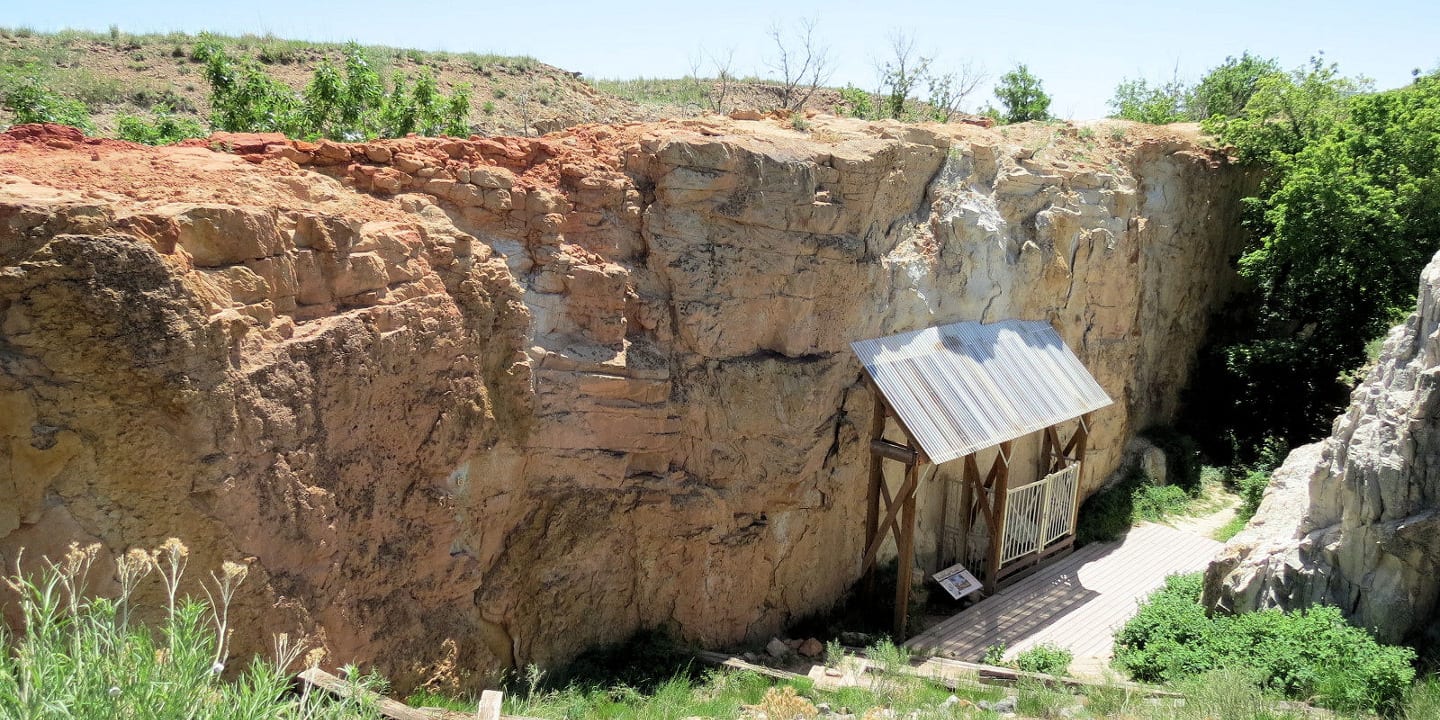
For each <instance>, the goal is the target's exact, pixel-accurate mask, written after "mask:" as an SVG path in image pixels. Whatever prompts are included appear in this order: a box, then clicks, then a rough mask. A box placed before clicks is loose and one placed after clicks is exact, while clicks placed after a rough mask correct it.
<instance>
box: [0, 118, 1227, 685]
mask: <svg viewBox="0 0 1440 720" xmlns="http://www.w3.org/2000/svg"><path fill="white" fill-rule="evenodd" d="M1105 133H1106V134H1105V137H1104V138H1101V139H1097V138H1096V137H1095V133H1094V130H1093V129H1092V130H1089V131H1087V133H1086V134H1082V133H1081V132H1080V131H1078V130H1077V129H1075V128H1073V127H1064V126H1033V127H1031V126H1021V127H1013V128H1005V129H1002V130H998V131H994V130H986V129H983V128H978V127H968V126H962V127H916V126H905V125H900V124H896V123H888V124H866V123H861V122H858V121H846V120H835V119H829V120H826V119H820V120H817V121H816V122H815V123H814V126H813V128H812V130H811V132H809V133H803V132H798V131H796V130H794V129H791V128H789V127H787V126H782V125H780V124H779V123H775V122H771V121H763V122H744V121H732V120H722V119H716V120H711V121H687V122H681V123H663V124H653V125H630V126H618V127H584V128H576V129H574V130H571V131H567V132H565V133H560V134H555V135H551V136H547V137H544V138H539V139H520V138H471V139H470V140H450V139H430V138H406V139H402V140H393V141H384V142H376V143H369V144H363V145H343V144H336V143H330V142H322V143H318V144H312V143H303V142H292V141H288V140H285V139H284V138H282V137H279V136H216V137H214V138H211V139H210V140H208V141H205V142H201V143H194V144H193V146H191V147H177V148H162V149H153V148H143V147H139V146H133V145H128V144H125V143H118V142H113V141H100V140H90V139H85V138H82V137H80V136H78V134H74V133H72V132H69V131H66V130H64V129H60V128H56V127H53V126H47V127H39V126H22V127H20V128H16V129H14V130H12V131H11V132H10V133H9V134H7V135H5V136H0V366H3V368H4V371H5V372H4V374H3V375H0V408H3V411H0V560H3V561H4V562H5V563H7V564H10V563H12V562H13V560H14V558H15V556H16V553H17V552H18V550H19V549H20V548H21V547H26V548H29V549H28V550H27V551H26V553H27V557H34V556H37V555H39V554H42V553H50V554H52V555H54V554H56V553H57V552H58V551H60V550H61V549H63V546H64V545H65V544H66V543H68V542H70V541H72V540H78V541H81V542H89V541H94V542H99V543H101V544H103V545H104V547H105V548H106V549H107V552H110V553H115V552H121V551H123V550H124V549H125V548H127V547H131V546H136V545H153V544H155V543H157V542H158V541H159V540H160V539H163V538H164V537H166V536H171V535H175V536H179V537H182V538H184V539H185V540H186V541H187V542H189V543H190V545H191V547H192V549H193V550H194V551H195V557H194V558H192V564H194V565H195V566H196V567H201V566H207V565H208V566H214V565H215V564H217V563H218V562H219V560H220V559H222V558H226V559H230V558H243V559H245V560H246V561H247V562H248V563H249V564H250V566H251V573H250V580H249V581H247V584H246V586H245V588H246V592H245V593H243V594H242V596H241V597H240V599H239V601H238V602H239V607H237V608H236V610H235V612H234V613H233V616H234V617H235V618H236V621H237V625H238V627H240V628H242V630H241V632H240V633H238V634H237V636H236V644H235V650H236V652H237V653H245V652H251V651H255V650H258V649H261V648H262V647H263V645H264V642H265V640H264V639H265V638H267V637H268V635H269V633H270V632H278V631H290V632H295V631H297V630H304V631H307V632H310V633H312V634H313V635H314V636H315V637H317V638H318V639H319V640H320V641H322V642H324V643H325V644H326V645H327V646H328V648H329V649H330V651H331V656H330V657H331V658H332V659H333V660H334V661H336V662H347V661H355V662H362V663H374V664H376V665H378V666H379V667H380V669H382V670H383V671H384V672H386V673H387V674H389V675H390V676H391V677H392V678H393V679H394V680H395V681H396V682H398V683H399V684H401V685H407V684H413V683H415V682H418V681H421V680H423V679H425V678H426V677H428V676H429V675H430V674H431V673H432V672H433V671H434V668H435V667H437V666H453V667H458V668H461V669H462V670H468V671H471V672H474V673H477V674H478V673H480V672H482V671H485V670H488V669H493V668H496V667H503V666H509V665H514V664H523V663H531V662H534V663H539V664H542V665H544V664H549V663H553V662H557V661H560V660H563V659H564V658H565V657H567V656H569V655H570V654H573V653H574V652H576V651H577V650H579V649H581V648H584V647H586V646H589V645H593V644H596V643H602V642H608V641H616V640H619V639H622V638H624V637H625V636H627V635H629V634H630V633H632V632H634V631H635V630H637V629H641V628H655V627H665V628H669V629H672V630H674V631H677V632H679V633H681V634H683V635H685V636H687V637H689V638H692V639H695V640H700V641H703V642H709V643H723V642H729V641H735V640H740V639H744V638H751V639H757V638H764V637H766V636H768V634H770V633H772V632H774V631H776V630H777V629H779V628H781V627H782V626H784V625H785V624H786V623H787V622H789V621H791V620H793V619H795V618H797V617H800V616H803V615H806V614H809V613H813V612H815V611H818V610H821V609H824V608H825V607H826V606H828V605H829V604H830V603H832V602H833V601H834V600H835V599H836V598H838V597H839V596H840V595H841V594H842V593H843V591H844V590H845V589H846V588H847V587H848V586H849V585H850V583H852V582H853V581H854V579H855V577H856V574H857V572H858V570H859V555H860V550H861V548H860V543H861V540H862V532H863V531H862V523H863V517H864V512H865V510H864V499H865V487H864V477H865V467H866V444H865V440H864V439H863V438H862V434H863V433H864V432H865V428H866V427H867V425H868V422H869V417H870V410H871V408H870V399H869V395H868V393H866V392H864V391H863V388H864V386H863V383H862V375H861V370H860V366H859V364H858V362H856V361H855V359H854V358H853V356H852V355H851V354H850V352H849V350H848V343H849V342H850V341H851V340H854V339H857V338H864V337H875V336H880V335H885V334H890V333H895V332H900V331H905V330H911V329H916V328H919V327H923V326H927V325H930V324H935V323H942V322H953V321H957V320H984V321H991V320H999V319H1003V318H1011V317H1018V318H1028V319H1046V320H1050V321H1051V322H1052V323H1054V324H1055V325H1056V327H1057V328H1058V329H1059V330H1060V332H1061V334H1062V336H1063V337H1064V338H1065V339H1066V340H1067V342H1069V343H1070V344H1071V346H1072V347H1073V348H1074V349H1075V350H1076V352H1077V353H1078V354H1079V356H1080V358H1081V359H1082V360H1083V361H1084V362H1085V363H1086V365H1087V366H1088V367H1090V368H1091V370H1092V372H1093V373H1094V374H1095V375H1096V377H1097V378H1098V379H1099V380H1100V382H1101V383H1102V385H1104V387H1105V388H1106V389H1107V391H1108V392H1109V393H1110V394H1111V395H1112V396H1113V397H1114V398H1116V400H1117V403H1116V405H1114V406H1112V407H1111V408H1107V409H1106V410H1103V411H1101V412H1100V413H1098V414H1097V416H1096V422H1095V427H1094V428H1093V434H1092V436H1091V455H1090V464H1089V467H1090V472H1089V477H1088V479H1087V486H1086V490H1087V491H1088V490H1090V489H1093V488H1094V487H1095V486H1097V485H1098V483H1099V482H1100V481H1101V480H1102V479H1103V478H1104V477H1105V475H1106V474H1107V473H1108V472H1109V471H1110V470H1112V469H1113V468H1114V466H1115V464H1116V463H1117V462H1118V459H1119V456H1120V453H1121V450H1122V448H1123V447H1124V445H1125V442H1126V440H1127V438H1128V437H1129V436H1130V435H1132V434H1133V432H1134V431H1135V430H1137V429H1139V428H1142V427H1144V426H1145V425H1148V424H1151V423H1154V422H1160V421H1164V420H1166V419H1167V418H1168V417H1169V415H1170V414H1171V413H1172V412H1173V411H1174V409H1175V405H1176V402H1177V393H1178V390H1179V388H1180V387H1181V386H1182V385H1183V384H1184V381H1185V378H1186V375H1187V372H1188V369H1189V367H1190V363H1191V359H1192V356H1193V355H1194V351H1195V349H1196V348H1197V347H1198V345H1199V344H1200V343H1201V342H1202V341H1203V338H1204V335H1205V329H1206V327H1205V323H1206V320H1207V317H1208V316H1209V313H1210V312H1211V311H1212V310H1213V309H1214V308H1215V307H1216V305H1217V304H1218V303H1219V302H1220V301H1221V300H1222V299H1223V298H1224V296H1225V295H1226V293H1227V292H1228V290H1229V287H1230V284H1231V282H1232V275H1231V274H1230V269H1229V265H1228V260H1229V257H1230V256H1231V255H1232V253H1234V252H1235V251H1236V249H1237V247H1238V242H1239V238H1238V237H1237V234H1238V231H1237V227H1238V223H1237V216H1238V208H1239V198H1240V197H1242V196H1243V195H1244V193H1245V191H1246V189H1247V188H1248V187H1249V184H1250V182H1251V178H1250V177H1248V176H1247V175H1246V174H1245V173H1244V172H1242V171H1240V170H1238V169H1236V168H1234V167H1232V166H1231V165H1229V164H1228V162H1227V161H1226V159H1225V158H1224V157H1223V156H1221V155H1218V154H1216V153H1213V152H1210V151H1205V150H1201V149H1199V148H1198V147H1196V146H1195V145H1194V144H1192V143H1191V142H1189V141H1187V140H1186V139H1184V138H1181V137H1178V136H1175V135H1174V134H1173V133H1171V132H1160V131H1146V130H1132V131H1131V134H1130V135H1128V136H1127V135H1126V130H1125V129H1124V127H1123V126H1116V127H1115V128H1114V129H1113V133H1112V131H1111V130H1106V131H1105ZM1147 133H1148V134H1147ZM207 146H209V147H207ZM213 148H219V149H221V150H224V151H228V152H215V151H214V150H213Z"/></svg>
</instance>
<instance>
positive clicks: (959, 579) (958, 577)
mask: <svg viewBox="0 0 1440 720" xmlns="http://www.w3.org/2000/svg"><path fill="white" fill-rule="evenodd" d="M931 577H933V578H935V582H938V583H940V587H943V588H945V592H948V593H950V597H953V598H955V599H956V600H959V599H960V598H962V597H965V596H966V595H969V594H970V593H973V592H975V591H976V590H979V589H980V581H979V580H976V579H975V576H974V575H971V574H970V571H969V570H966V569H965V568H964V566H962V565H958V564H957V565H951V566H950V567H948V568H945V569H944V570H941V571H940V572H937V573H935V574H934V575H931Z"/></svg>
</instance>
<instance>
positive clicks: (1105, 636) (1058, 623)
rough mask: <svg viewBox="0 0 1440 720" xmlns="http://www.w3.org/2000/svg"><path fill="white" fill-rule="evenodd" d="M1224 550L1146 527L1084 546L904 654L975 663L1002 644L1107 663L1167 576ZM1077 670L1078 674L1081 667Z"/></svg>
mask: <svg viewBox="0 0 1440 720" xmlns="http://www.w3.org/2000/svg"><path fill="white" fill-rule="evenodd" d="M1220 548H1221V543H1219V542H1216V541H1214V540H1211V539H1210V538H1208V537H1202V536H1200V535H1197V534H1195V533H1192V532H1186V531H1183V530H1177V529H1175V528H1172V527H1168V526H1165V525H1156V524H1145V525H1141V526H1140V527H1137V528H1134V529H1132V530H1131V531H1130V532H1129V533H1128V534H1127V535H1126V536H1125V537H1124V538H1122V539H1121V540H1119V541H1117V542H1113V543H1099V544H1093V545H1087V546H1085V547H1083V548H1080V549H1079V550H1076V551H1075V552H1074V553H1072V554H1070V555H1069V556H1068V557H1065V558H1062V559H1060V560H1058V561H1056V562H1054V563H1051V564H1049V565H1045V566H1042V567H1041V568H1040V569H1039V570H1037V571H1035V574H1033V575H1031V576H1030V577H1027V578H1024V579H1022V580H1020V581H1019V582H1017V583H1015V584H1014V585H1011V586H1010V587H1007V588H1004V589H1002V590H1000V591H999V592H998V593H996V594H995V595H993V596H991V597H988V598H985V599H984V600H981V601H980V602H978V603H976V604H974V605H972V606H971V607H969V608H966V609H965V610H962V611H961V612H960V613H958V614H956V615H954V616H952V617H950V618H949V619H947V620H944V621H943V622H940V623H939V624H937V625H934V626H932V627H931V628H929V629H928V630H926V631H925V632H923V633H921V634H919V635H917V636H915V637H914V638H911V639H910V640H909V641H908V642H906V643H905V645H906V647H908V648H910V649H911V650H913V651H918V652H932V653H934V654H937V655H940V656H941V657H949V658H954V659H956V660H965V661H978V660H980V658H981V657H982V656H984V654H985V651H986V649H988V648H990V647H991V646H993V645H997V644H1000V643H1004V644H1005V647H1006V649H1007V651H1006V657H1007V658H1013V657H1014V656H1015V654H1016V653H1018V652H1020V651H1022V650H1025V649H1026V648H1029V647H1033V646H1035V645H1039V644H1045V643H1049V644H1053V645H1058V646H1060V647H1065V648H1069V649H1070V650H1071V652H1073V653H1074V654H1075V658H1076V661H1077V665H1082V666H1083V665H1086V664H1087V662H1086V661H1087V660H1088V661H1089V664H1094V663H1095V660H1097V659H1105V658H1109V656H1110V652H1111V648H1112V646H1113V642H1114V639H1113V637H1112V636H1113V634H1114V632H1115V630H1116V629H1117V628H1119V627H1120V626H1121V625H1122V624H1124V622H1125V621H1126V620H1128V619H1129V618H1130V616H1132V615H1134V613H1135V607H1136V604H1137V603H1138V602H1139V601H1140V600H1143V599H1144V598H1145V596H1146V595H1148V594H1150V592H1152V591H1154V590H1155V589H1157V588H1159V587H1161V586H1162V585H1164V584H1165V576H1167V575H1171V574H1174V573H1184V572H1195V571H1198V570H1203V569H1204V568H1205V566H1206V565H1207V564H1208V563H1209V562H1210V559H1211V558H1213V557H1214V556H1215V554H1216V553H1217V552H1219V550H1220ZM1076 669H1077V670H1079V669H1080V668H1078V667H1077V668H1076Z"/></svg>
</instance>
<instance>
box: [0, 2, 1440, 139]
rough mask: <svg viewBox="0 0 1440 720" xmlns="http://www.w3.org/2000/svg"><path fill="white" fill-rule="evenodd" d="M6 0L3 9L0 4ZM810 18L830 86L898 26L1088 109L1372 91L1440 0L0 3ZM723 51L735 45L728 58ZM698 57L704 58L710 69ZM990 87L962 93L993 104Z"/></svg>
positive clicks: (374, 18)
mask: <svg viewBox="0 0 1440 720" xmlns="http://www.w3.org/2000/svg"><path fill="white" fill-rule="evenodd" d="M7 6H8V7H7ZM807 18H808V19H813V20H815V21H816V23H817V25H816V37H817V38H819V39H820V40H821V41H822V42H823V43H824V44H825V45H828V46H829V47H830V49H831V51H832V53H833V56H834V58H835V63H834V66H835V72H834V75H833V77H832V78H831V81H830V84H832V85H844V84H847V83H850V84H854V85H856V86H858V87H863V88H866V89H871V90H873V89H875V88H876V87H877V85H878V82H877V72H876V65H877V62H879V61H883V59H884V58H885V56H886V54H887V52H888V50H889V47H890V38H891V37H892V36H893V35H894V34H895V33H902V34H904V35H906V36H907V37H909V38H911V39H913V41H914V44H915V48H916V50H917V51H918V52H919V53H920V54H922V55H927V56H933V57H934V61H933V66H934V67H935V68H936V69H939V70H941V71H946V70H947V69H949V70H954V69H959V68H960V67H961V66H962V65H963V64H965V63H970V64H972V65H973V66H978V67H981V68H983V69H984V71H985V72H986V73H987V75H988V76H989V78H990V79H991V80H992V81H993V80H994V79H995V78H998V77H999V76H1000V75H1001V74H1003V73H1004V72H1006V71H1007V70H1009V69H1011V68H1012V67H1014V66H1015V65H1016V64H1017V63H1025V64H1026V65H1027V66H1028V67H1029V69H1030V71H1031V72H1032V73H1033V74H1035V75H1036V76H1038V77H1039V78H1040V79H1041V81H1042V82H1043V84H1044V88H1045V90H1046V92H1048V93H1049V94H1050V95H1051V97H1052V102H1051V107H1050V109H1051V112H1052V114H1054V115H1056V116H1058V117H1062V118H1068V119H1092V118H1099V117H1103V116H1104V115H1106V114H1107V106H1106V101H1107V100H1108V99H1109V98H1110V97H1111V95H1112V94H1113V93H1114V89H1115V86H1116V84H1118V83H1119V82H1120V81H1121V80H1123V79H1126V78H1145V79H1147V80H1150V81H1152V82H1158V81H1162V80H1168V79H1170V78H1171V77H1172V76H1174V75H1178V76H1179V77H1180V78H1181V79H1183V80H1187V81H1194V80H1197V79H1199V78H1200V77H1201V76H1202V75H1203V74H1204V72H1205V71H1206V70H1207V69H1209V68H1211V67H1214V66H1215V65H1218V64H1219V63H1221V62H1223V61H1224V60H1225V58H1226V57H1227V56H1238V55H1240V54H1241V53H1242V52H1245V51H1246V50H1249V51H1251V52H1253V53H1256V54H1259V55H1262V56H1265V57H1274V58H1277V59H1278V60H1279V61H1280V63H1281V64H1282V65H1283V66H1285V67H1287V68H1293V67H1297V66H1299V65H1301V64H1302V63H1304V62H1306V61H1307V59H1308V58H1310V57H1311V56H1313V55H1315V54H1316V53H1318V52H1322V51H1323V52H1324V53H1325V57H1326V58H1327V60H1330V61H1334V62H1336V63H1338V64H1339V66H1340V70H1341V72H1342V73H1344V74H1346V75H1364V76H1366V77H1369V78H1371V79H1373V80H1375V83H1376V86H1377V87H1378V88H1381V89H1384V88H1392V87H1398V86H1401V85H1404V84H1406V83H1407V82H1409V80H1410V73H1411V70H1412V69H1415V68H1419V69H1421V70H1425V71H1428V70H1433V69H1435V68H1437V67H1440V42H1437V37H1440V0H1369V1H1367V2H1355V1H1354V0H1345V1H1342V0H1310V1H1309V2H1290V1H1284V2H1281V1H1279V0H1248V1H1245V0H1192V1H1191V2H1186V3H1171V2H1164V1H1161V0H1150V1H1149V2H1134V1H1132V2H1123V1H1121V0H1070V1H1069V2H1049V1H1047V0H1028V1H1027V2H1013V1H1009V2H1007V1H1006V0H992V1H991V2H987V3H974V2H963V1H961V0H952V1H951V2H941V1H936V0H869V1H868V2H852V1H851V0H828V1H827V2H808V1H805V0H793V1H792V2H786V3H776V2H761V1H759V0H724V1H723V2H713V1H711V2H690V3H680V2H675V3H659V2H640V1H639V0H610V1H609V2H545V1H544V0H532V1H531V2H517V1H515V0H508V1H507V2H503V3H494V2H486V1H484V0H473V1H472V2H470V3H464V4H462V3H453V2H451V3H443V2H430V1H429V0H407V1H406V2H394V0H390V1H385V2H382V1H377V0H351V1H350V2H310V3H306V2H295V1H294V0H291V1H290V2H279V1H277V0H245V2H226V3H219V2H195V1H194V0H190V1H189V2H165V1H162V0H121V1H117V0H106V1H105V2H98V1H97V2H65V1H63V0H61V1H56V2H24V1H23V0H0V25H5V26H10V27H21V26H23V27H30V28H33V29H35V30H42V31H50V30H60V29H64V28H76V29H86V30H94V31H98V32H105V31H106V30H107V29H108V28H109V27H110V26H111V25H112V24H113V25H117V26H119V28H120V29H121V30H122V31H123V32H136V33H143V32H170V31H183V32H189V33H196V32H199V31H202V30H209V31H213V32H220V33H225V34H243V33H253V34H265V33H271V34H273V35H275V36H277V37H285V38H295V39H306V40H315V41H333V42H343V41H347V40H355V41H358V42H360V43H362V44H383V45H392V46H397V47H413V48H419V49H422V50H446V51H451V52H466V51H473V52H493V53H499V54H507V55H531V56H533V57H535V58H537V59H539V60H540V61H542V62H546V63H549V64H551V65H556V66H559V67H561V68H564V69H566V70H571V71H577V72H581V73H583V74H584V75H585V76H586V77H600V78H631V77H642V76H643V77H678V76H683V75H685V74H686V73H688V72H689V71H690V67H691V61H692V59H694V58H697V57H705V56H707V55H708V56H712V57H714V56H719V57H727V56H728V57H731V58H732V65H731V67H732V69H733V71H734V72H736V73H737V74H741V75H750V74H753V75H758V76H762V77H764V76H766V75H768V74H769V70H768V69H767V66H766V61H767V58H768V57H770V56H771V55H773V48H774V45H773V41H771V40H770V38H769V36H768V34H767V33H768V31H769V30H770V28H771V27H773V26H775V25H777V24H779V25H780V26H782V27H794V26H795V25H796V24H797V23H798V22H799V21H801V20H804V19H807ZM732 51H733V54H732ZM708 65H709V64H708V63H706V66H705V67H703V68H702V72H708V71H709V69H710V68H709V67H708ZM990 84H991V83H986V84H985V85H984V86H982V88H981V89H980V90H979V91H977V92H976V94H975V95H974V96H972V99H970V100H969V101H968V102H967V103H966V105H967V109H971V110H975V109H978V108H979V107H982V106H984V105H985V104H986V103H995V100H994V97H993V95H992V94H991V92H990Z"/></svg>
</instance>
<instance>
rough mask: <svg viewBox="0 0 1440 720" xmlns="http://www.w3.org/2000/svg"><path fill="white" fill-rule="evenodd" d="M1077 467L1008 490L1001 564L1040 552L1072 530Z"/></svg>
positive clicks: (1078, 467) (1078, 476)
mask: <svg viewBox="0 0 1440 720" xmlns="http://www.w3.org/2000/svg"><path fill="white" fill-rule="evenodd" d="M1079 478H1080V465H1079V463H1076V464H1074V465H1071V466H1070V467H1067V468H1065V469H1064V470H1060V471H1059V472H1055V473H1051V474H1049V475H1046V476H1045V477H1043V478H1041V479H1040V480H1037V481H1036V482H1033V483H1030V484H1029V485H1024V486H1021V487H1018V488H1014V489H1011V490H1010V491H1009V494H1008V496H1007V499H1006V502H1005V524H1004V525H1002V526H1001V527H1002V535H1001V537H1002V540H1001V543H1000V564H1001V566H1004V565H1005V563H1008V562H1010V561H1011V560H1015V559H1016V558H1021V557H1024V556H1026V555H1029V554H1031V553H1036V552H1040V551H1041V550H1043V549H1045V548H1046V547H1047V546H1048V545H1050V543H1053V542H1055V541H1056V540H1059V539H1060V538H1062V537H1065V536H1066V535H1069V534H1070V533H1071V532H1073V531H1074V529H1075V528H1074V527H1073V525H1074V521H1075V490H1076V487H1075V483H1076V482H1078V481H1079Z"/></svg>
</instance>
